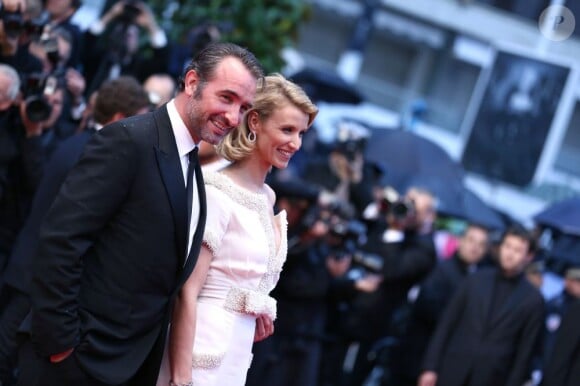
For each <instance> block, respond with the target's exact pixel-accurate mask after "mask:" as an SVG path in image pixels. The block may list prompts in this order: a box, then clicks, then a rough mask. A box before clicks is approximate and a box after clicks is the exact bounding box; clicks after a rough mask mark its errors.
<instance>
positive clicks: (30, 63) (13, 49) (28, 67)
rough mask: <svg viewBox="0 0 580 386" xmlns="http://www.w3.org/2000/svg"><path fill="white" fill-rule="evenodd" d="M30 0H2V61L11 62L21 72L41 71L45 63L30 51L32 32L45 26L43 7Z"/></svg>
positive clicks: (0, 42) (0, 29)
mask: <svg viewBox="0 0 580 386" xmlns="http://www.w3.org/2000/svg"><path fill="white" fill-rule="evenodd" d="M29 2H30V3H32V1H24V0H21V1H15V0H11V1H6V0H4V1H3V2H0V63H4V64H8V65H10V66H12V67H13V68H14V69H16V70H17V71H18V73H19V74H20V75H26V74H31V73H35V72H40V71H42V63H41V62H40V61H39V60H38V59H37V58H36V57H34V56H33V55H32V54H31V53H30V52H28V45H29V43H30V41H31V35H35V34H37V33H38V29H39V28H41V26H42V24H41V23H42V20H41V19H42V16H41V10H42V9H41V8H35V7H33V6H31V5H32V4H28V3H29Z"/></svg>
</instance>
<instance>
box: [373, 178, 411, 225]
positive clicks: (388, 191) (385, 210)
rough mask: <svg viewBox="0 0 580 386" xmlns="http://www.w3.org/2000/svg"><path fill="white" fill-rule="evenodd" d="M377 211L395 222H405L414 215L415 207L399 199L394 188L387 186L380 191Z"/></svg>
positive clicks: (407, 201) (408, 201)
mask: <svg viewBox="0 0 580 386" xmlns="http://www.w3.org/2000/svg"><path fill="white" fill-rule="evenodd" d="M379 210H380V213H382V214H387V215H391V216H393V218H394V219H395V220H397V221H405V220H408V219H410V218H411V217H413V215H414V214H415V205H414V204H413V202H412V201H410V200H407V199H405V198H404V197H401V196H400V195H399V193H398V192H397V191H396V190H395V189H394V188H392V187H390V186H387V187H385V188H383V189H382V190H381V196H380V205H379Z"/></svg>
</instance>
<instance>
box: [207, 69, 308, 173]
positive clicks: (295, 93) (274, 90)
mask: <svg viewBox="0 0 580 386" xmlns="http://www.w3.org/2000/svg"><path fill="white" fill-rule="evenodd" d="M288 104H293V105H294V106H296V107H298V108H299V109H300V110H301V111H303V112H304V113H306V114H308V127H310V125H311V124H312V121H314V118H315V117H316V114H317V113H318V107H316V105H315V104H314V103H312V101H311V100H310V98H309V97H308V95H306V93H305V92H304V90H302V88H301V87H300V86H298V85H297V84H295V83H293V82H291V81H289V80H288V79H286V78H284V77H283V76H282V75H280V74H278V73H274V74H271V75H267V76H265V77H263V78H261V79H260V80H258V86H257V89H256V97H255V99H254V103H253V107H252V108H251V109H250V110H248V112H247V113H246V114H245V115H244V118H243V121H242V123H241V124H240V126H239V127H238V128H237V129H235V130H233V131H232V132H231V133H229V134H228V135H227V136H226V137H225V138H224V139H223V140H222V141H221V142H220V144H219V145H217V147H216V149H217V152H218V154H219V155H221V156H222V157H224V158H225V159H227V160H228V161H231V162H236V161H241V160H243V159H244V158H246V157H247V156H248V155H250V154H251V153H252V151H253V149H254V146H255V143H254V142H250V141H249V140H248V133H249V128H248V117H249V116H250V115H251V114H252V112H256V113H258V116H259V119H260V121H262V122H264V121H265V120H267V119H268V118H270V116H272V114H273V113H274V111H276V109H278V108H282V107H284V106H287V105H288Z"/></svg>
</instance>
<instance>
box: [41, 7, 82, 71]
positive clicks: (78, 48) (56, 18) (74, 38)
mask: <svg viewBox="0 0 580 386" xmlns="http://www.w3.org/2000/svg"><path fill="white" fill-rule="evenodd" d="M81 4H82V2H81V0H45V7H46V11H47V12H48V14H49V17H50V20H49V26H50V29H51V30H52V29H55V28H60V29H63V30H65V31H67V32H68V34H69V36H70V46H71V47H70V54H69V55H68V56H67V58H66V60H65V62H64V66H65V67H70V68H74V69H76V70H79V69H80V64H81V52H82V50H83V48H84V47H83V46H84V42H83V34H82V32H81V30H80V28H79V26H77V25H76V24H74V23H73V22H72V18H73V16H74V14H75V13H76V12H77V10H78V9H79V7H80V6H81Z"/></svg>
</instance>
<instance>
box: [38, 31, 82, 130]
mask: <svg viewBox="0 0 580 386" xmlns="http://www.w3.org/2000/svg"><path fill="white" fill-rule="evenodd" d="M72 44H73V41H72V36H71V34H70V33H69V32H68V31H67V30H66V29H64V28H62V27H56V28H52V29H47V30H45V32H44V33H43V34H42V35H41V37H40V39H38V41H33V42H32V43H31V44H30V52H32V53H33V54H34V55H35V56H36V57H38V58H39V59H40V60H41V61H42V63H43V67H44V73H45V74H49V75H48V76H52V77H55V78H57V79H59V81H61V82H64V84H65V86H66V92H65V99H64V107H63V110H64V113H63V114H62V115H61V117H60V119H59V121H58V125H56V128H57V129H58V131H56V132H55V134H56V136H57V137H58V138H59V140H63V139H65V138H67V137H70V136H71V135H73V134H74V133H75V132H76V131H77V130H78V128H79V125H80V122H81V118H82V115H83V113H84V110H85V108H86V103H85V100H84V97H83V94H84V91H85V78H84V76H83V75H81V73H80V72H79V71H77V70H76V69H74V68H73V67H70V66H67V62H68V59H69V57H70V55H71V50H72Z"/></svg>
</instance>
